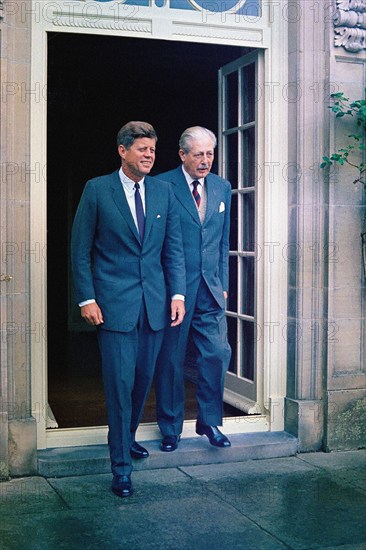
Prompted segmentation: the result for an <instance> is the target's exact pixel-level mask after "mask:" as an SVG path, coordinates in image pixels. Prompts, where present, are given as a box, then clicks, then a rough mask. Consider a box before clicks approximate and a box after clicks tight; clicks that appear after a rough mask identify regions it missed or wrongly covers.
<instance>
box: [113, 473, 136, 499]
mask: <svg viewBox="0 0 366 550" xmlns="http://www.w3.org/2000/svg"><path fill="white" fill-rule="evenodd" d="M112 491H113V492H114V494H115V495H117V496H119V497H122V498H124V497H129V496H131V495H132V484H131V477H130V476H114V477H113V481H112Z"/></svg>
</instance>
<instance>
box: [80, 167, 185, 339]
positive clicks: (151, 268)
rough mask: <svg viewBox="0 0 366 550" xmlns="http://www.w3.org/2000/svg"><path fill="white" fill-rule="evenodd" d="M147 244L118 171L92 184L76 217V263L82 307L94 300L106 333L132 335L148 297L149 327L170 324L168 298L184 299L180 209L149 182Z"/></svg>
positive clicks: (160, 185) (159, 185) (162, 187)
mask: <svg viewBox="0 0 366 550" xmlns="http://www.w3.org/2000/svg"><path fill="white" fill-rule="evenodd" d="M145 208H146V223H145V238H144V242H143V245H141V242H140V237H139V234H138V231H137V228H136V225H135V222H134V220H133V217H132V214H131V210H130V208H129V206H128V203H127V199H126V196H125V193H124V191H123V187H122V183H121V180H120V178H119V174H118V171H116V172H113V173H112V174H109V175H106V176H101V177H98V178H95V179H92V180H90V181H88V182H87V184H86V186H85V189H84V192H83V195H82V197H81V200H80V203H79V207H78V209H77V212H76V216H75V220H74V224H73V230H72V238H71V259H72V268H73V275H74V284H75V289H76V301H77V302H78V303H80V302H82V301H84V300H88V299H92V298H94V299H95V300H96V302H97V304H98V305H99V307H100V308H101V310H102V314H103V317H104V323H103V325H101V328H104V329H106V330H114V331H121V332H125V331H130V330H132V329H133V328H134V326H135V325H136V323H137V320H138V316H139V313H140V308H141V304H142V296H144V299H145V304H146V310H147V316H148V320H149V324H150V326H151V328H152V329H153V330H161V329H162V328H164V326H165V325H166V321H167V293H166V286H168V289H169V293H170V296H172V295H174V294H185V269H184V256H183V249H182V239H181V230H180V224H179V215H178V213H177V204H176V201H175V198H174V194H173V192H172V189H171V187H170V186H169V185H168V184H167V183H166V182H163V181H159V180H158V179H157V178H152V177H149V176H146V177H145Z"/></svg>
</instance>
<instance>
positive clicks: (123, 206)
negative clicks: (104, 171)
mask: <svg viewBox="0 0 366 550" xmlns="http://www.w3.org/2000/svg"><path fill="white" fill-rule="evenodd" d="M111 187H112V196H113V200H114V202H115V204H116V206H117V208H118V210H119V211H120V213H121V214H122V216H123V218H124V219H125V221H126V223H127V225H128V227H129V228H130V229H131V231H132V233H133V235H134V236H135V238H136V239H137V241H138V243H139V244H141V242H140V236H139V234H138V231H137V227H136V224H135V222H134V219H133V217H132V214H131V210H130V207H129V206H128V202H127V199H126V195H125V192H124V191H123V187H122V183H121V180H120V177H119V174H118V171H117V172H114V173H113V183H112V186H111Z"/></svg>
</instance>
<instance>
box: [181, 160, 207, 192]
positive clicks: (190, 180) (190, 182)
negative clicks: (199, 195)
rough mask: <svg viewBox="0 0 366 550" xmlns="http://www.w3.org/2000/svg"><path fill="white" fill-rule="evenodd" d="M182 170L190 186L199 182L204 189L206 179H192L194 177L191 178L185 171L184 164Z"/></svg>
mask: <svg viewBox="0 0 366 550" xmlns="http://www.w3.org/2000/svg"><path fill="white" fill-rule="evenodd" d="M182 170H183V174H184V177H185V178H186V181H187V183H188V185H192V182H193V181H198V182H199V183H200V184H201V185H202V187H203V184H204V183H205V178H199V179H197V180H195V179H194V178H192V176H190V175H189V174H188V172H187V171H186V170H185V169H184V166H183V164H182Z"/></svg>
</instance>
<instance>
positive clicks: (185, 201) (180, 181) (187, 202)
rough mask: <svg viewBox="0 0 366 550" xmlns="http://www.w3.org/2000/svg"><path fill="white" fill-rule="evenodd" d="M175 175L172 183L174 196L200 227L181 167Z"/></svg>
mask: <svg viewBox="0 0 366 550" xmlns="http://www.w3.org/2000/svg"><path fill="white" fill-rule="evenodd" d="M176 175H177V177H176V178H174V181H173V184H174V193H175V196H176V197H177V199H178V200H179V202H180V203H181V204H182V206H184V208H185V209H186V210H187V211H188V212H189V213H190V215H191V216H192V218H193V219H194V221H195V222H196V223H198V225H201V222H200V218H199V216H198V212H197V208H196V205H195V204H194V202H193V198H192V194H191V192H190V189H189V186H188V184H187V180H186V178H185V177H184V174H183V172H182V168H181V167H179V168H177V170H176Z"/></svg>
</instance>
